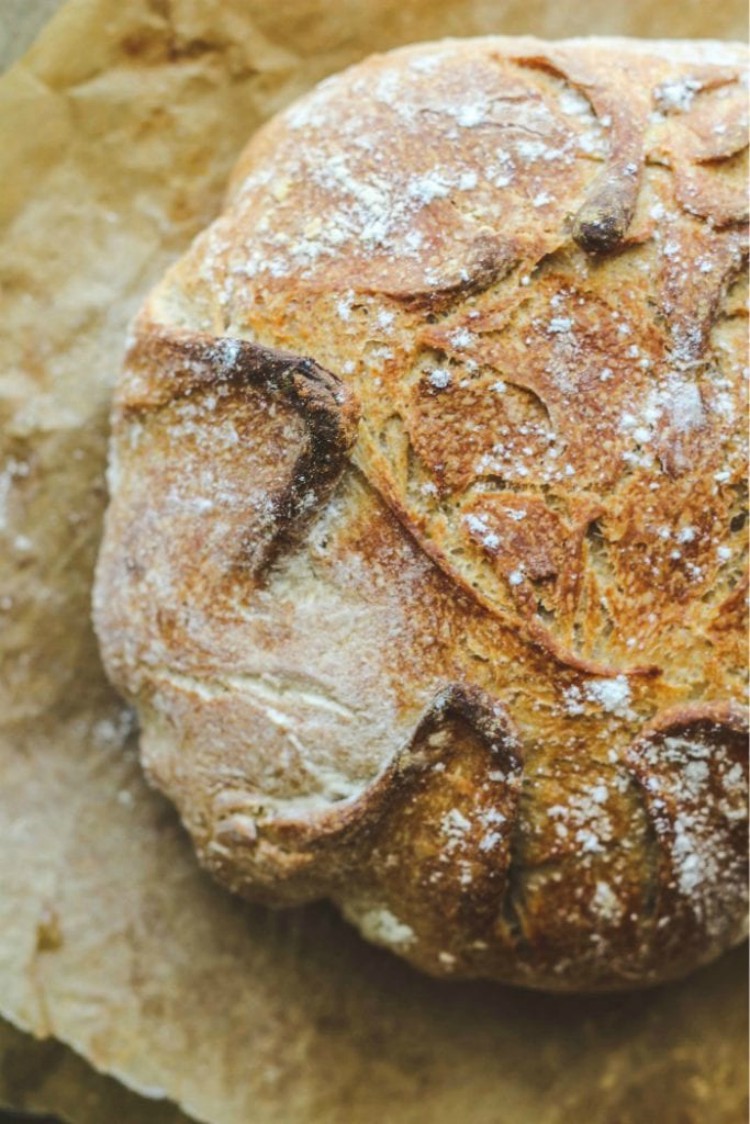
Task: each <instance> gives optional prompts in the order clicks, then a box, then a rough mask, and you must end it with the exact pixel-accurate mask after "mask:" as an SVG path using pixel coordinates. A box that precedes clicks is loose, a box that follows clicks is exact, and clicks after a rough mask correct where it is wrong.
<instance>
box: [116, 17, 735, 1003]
mask: <svg viewBox="0 0 750 1124" xmlns="http://www.w3.org/2000/svg"><path fill="white" fill-rule="evenodd" d="M744 66H745V52H744V50H743V48H742V47H739V46H734V45H728V44H717V43H662V42H652V43H646V42H629V41H623V40H580V41H566V42H559V43H544V42H540V41H537V40H534V39H518V40H513V39H502V38H486V39H479V40H467V41H446V42H442V43H435V44H427V45H420V46H417V47H410V48H407V49H402V50H399V51H396V52H394V53H392V54H389V55H385V56H381V57H375V58H371V59H369V60H367V61H366V62H364V63H362V64H361V65H359V66H356V67H354V68H353V69H351V70H349V71H347V72H345V73H344V74H341V75H339V76H336V77H335V78H332V79H329V80H328V81H326V82H324V83H323V84H322V85H320V86H319V87H318V88H317V89H316V90H314V91H313V92H312V93H311V94H310V95H308V96H307V97H305V98H304V99H303V100H301V101H300V102H298V103H297V104H296V105H294V106H293V107H292V108H291V109H289V110H287V111H286V112H284V113H282V114H281V115H279V116H278V117H277V118H275V119H274V120H273V121H271V122H270V123H269V124H268V125H267V126H266V127H265V128H264V129H263V130H262V131H261V132H260V133H259V134H258V135H257V136H256V137H255V138H254V139H253V140H252V141H251V143H250V145H249V146H248V148H247V149H246V150H245V152H244V154H243V155H242V157H241V159H240V161H239V164H238V166H237V169H236V171H235V174H234V177H233V181H232V184H231V187H230V191H229V196H228V200H227V205H226V210H225V212H224V213H223V215H222V216H221V217H220V218H219V219H218V220H217V221H216V222H215V223H214V224H213V225H212V226H211V227H210V228H209V229H208V230H207V231H206V232H205V233H204V234H203V235H201V236H200V237H199V238H198V239H197V240H196V242H195V243H194V244H193V246H192V247H191V248H190V250H189V251H188V252H187V254H186V255H185V257H184V258H183V259H182V260H181V261H180V262H178V263H177V264H176V265H175V266H174V267H173V268H172V269H171V270H170V272H169V273H168V274H167V275H166V277H165V278H164V279H163V281H162V282H161V284H160V285H159V286H158V287H157V289H156V290H155V291H154V292H153V293H152V294H151V296H150V297H149V299H148V300H147V302H146V304H145V306H144V308H143V310H142V312H141V313H140V315H139V317H138V319H137V321H136V323H135V325H134V331H133V336H132V340H131V343H130V346H129V351H128V355H127V359H126V363H125V367H124V372H123V375H122V378H121V381H120V384H119V386H118V389H117V394H116V400H115V406H114V415H113V429H114V433H113V442H112V450H111V463H110V489H111V503H110V507H109V512H108V516H107V523H106V533H105V538H104V543H103V547H102V551H101V555H100V561H99V568H98V575H97V584H96V591H95V621H96V626H97V630H98V634H99V637H100V641H101V647H102V653H103V656H104V660H105V665H106V667H107V669H108V673H109V675H110V676H111V678H112V680H113V682H114V683H115V684H116V685H117V686H118V687H119V688H120V690H121V691H122V692H123V693H124V695H125V696H126V697H127V698H128V699H130V700H131V701H132V702H133V704H134V705H135V707H136V708H137V711H138V715H139V720H140V726H141V749H142V758H143V763H144V766H145V769H146V771H147V774H148V776H149V777H150V778H151V779H152V781H153V783H154V784H156V785H157V786H158V787H159V788H160V789H162V790H163V791H164V792H165V793H167V795H168V796H169V797H170V798H171V799H172V800H173V801H174V802H175V804H176V805H177V807H178V808H179V810H180V813H181V815H182V818H183V821H184V823H185V825H186V827H187V828H188V830H189V832H190V833H191V835H192V837H193V839H194V842H195V846H196V848H197V852H198V855H199V857H200V860H201V861H202V862H203V863H204V864H205V865H206V866H207V867H208V869H210V870H211V871H212V872H213V873H214V874H215V875H216V876H217V877H218V878H219V879H220V880H221V881H222V882H223V883H224V884H225V885H227V886H228V887H230V888H231V889H233V890H235V891H237V892H239V893H240V894H243V895H245V896H247V897H249V898H252V899H254V900H257V901H260V902H265V903H269V904H285V903H288V904H292V903H299V902H304V901H308V900H311V899H314V898H320V897H326V898H329V899H331V900H333V901H334V902H336V903H337V904H338V905H339V906H340V908H341V909H342V910H343V912H344V914H345V915H346V916H347V917H348V918H349V919H351V921H352V922H354V924H356V925H357V926H358V927H359V929H360V930H361V932H362V933H363V934H364V936H365V937H367V938H369V939H371V940H373V941H376V942H379V943H382V944H384V945H386V946H388V947H389V948H391V949H393V950H394V951H395V952H397V953H399V954H401V955H403V956H404V957H406V958H407V959H409V960H410V961H412V962H413V963H414V964H415V965H417V966H419V967H420V968H422V969H424V970H426V971H428V972H430V973H433V974H436V975H446V976H453V977H459V976H464V977H466V976H481V977H490V978H494V979H498V980H504V981H509V982H513V983H519V984H523V985H527V986H532V987H541V988H549V989H558V990H582V989H586V990H589V989H615V988H624V987H632V986H637V985H643V984H648V983H654V982H658V981H661V980H665V979H669V978H671V977H675V976H678V975H681V974H683V973H685V972H687V971H689V970H691V969H692V968H694V967H695V966H696V965H699V964H701V963H703V962H705V961H708V960H710V959H711V958H713V957H714V956H716V955H717V954H718V953H720V952H721V951H722V950H724V949H726V948H727V947H729V946H731V945H732V944H734V943H735V942H737V941H738V940H739V939H740V938H741V936H742V935H743V932H744V924H745V918H746V899H747V894H746V885H747V872H746V847H747V803H746V801H747V723H746V718H745V712H744V710H743V707H742V704H741V699H742V698H743V693H742V692H743V672H744V664H745V650H744V636H745V634H744V629H743V624H742V619H743V617H742V613H743V606H744V601H745V592H746V580H745V577H744V573H745V571H744V560H743V558H744V556H743V548H744V543H745V508H744V506H743V505H744V496H743V482H744V474H745V465H744V460H745V454H744V448H745V447H744V416H745V414H744V404H743V403H744V397H743V396H744V394H745V386H746V377H747V367H746V362H747V360H746V357H745V355H744V350H743V349H744V346H745V340H746V329H747V322H746V309H745V302H744V299H743V294H744V293H745V290H746V280H745V271H744V264H743V263H744V262H745V260H746V259H745V255H746V252H747V248H746V229H745V223H746V220H747V193H746V182H745V171H744V168H745V165H744V163H743V161H744V160H745V158H746V152H747V123H746V120H745V114H746V105H747V101H746V81H745V78H744Z"/></svg>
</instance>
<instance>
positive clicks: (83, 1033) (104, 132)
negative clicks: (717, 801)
mask: <svg viewBox="0 0 750 1124" xmlns="http://www.w3.org/2000/svg"><path fill="white" fill-rule="evenodd" d="M743 19H744V5H742V4H740V3H739V2H735V0H732V2H731V3H725V4H722V5H721V6H718V5H708V4H704V3H687V2H685V0H682V2H680V3H676V4H667V5H657V6H652V4H651V3H650V0H649V2H648V3H647V2H646V0H636V2H633V3H629V4H627V5H615V4H613V3H612V2H611V0H591V2H589V3H581V2H580V0H579V2H571V3H566V2H557V3H555V2H552V0H549V2H541V0H522V2H518V3H516V2H513V0H509V2H508V3H506V4H499V3H498V4H494V5H493V4H490V3H486V4H482V3H480V2H478V0H474V2H468V0H467V2H463V3H461V2H458V0H452V2H449V3H443V4H440V5H438V4H435V3H434V0H429V2H427V0H361V2H357V0H348V2H347V0H338V2H335V0H331V2H329V3H323V2H322V0H317V2H311V0H275V2H271V3H269V2H267V0H244V2H243V0H221V2H220V0H171V2H170V0H128V2H124V0H71V2H70V3H69V4H68V5H67V6H66V7H65V8H63V9H62V11H61V12H60V14H59V15H58V16H57V17H56V19H55V20H54V21H53V23H52V24H51V25H50V27H49V28H48V30H47V31H46V33H45V34H44V35H43V37H42V38H41V40H40V41H39V43H38V44H37V45H36V47H35V48H34V49H33V50H32V51H31V53H30V54H29V55H28V56H27V58H26V59H25V61H24V62H23V63H22V64H20V65H18V66H16V67H15V68H14V69H13V70H11V71H10V72H9V73H8V74H7V75H6V76H5V77H4V78H3V79H2V80H1V81H0V140H1V141H2V143H0V223H1V224H2V229H3V235H2V237H3V243H2V252H1V253H0V284H1V285H2V310H3V311H2V318H3V332H2V334H1V335H0V356H1V362H0V372H2V373H1V374H0V418H1V419H2V420H1V422H0V424H1V426H2V438H1V445H2V449H1V450H0V536H1V538H0V542H1V544H2V545H1V546H0V739H1V741H0V768H1V769H2V784H1V786H0V834H1V838H2V841H3V846H2V849H1V851H0V1012H1V1013H2V1014H4V1015H5V1016H6V1017H7V1018H8V1019H10V1020H11V1021H12V1022H13V1023H15V1024H16V1025H17V1026H19V1027H21V1028H24V1029H25V1030H28V1031H31V1032H33V1033H34V1034H36V1035H39V1036H48V1037H54V1038H56V1039H59V1040H60V1041H61V1042H64V1043H67V1044H69V1045H70V1046H72V1047H73V1048H74V1049H75V1050H76V1051H78V1052H79V1053H80V1054H81V1055H83V1057H85V1058H86V1059H88V1061H90V1062H91V1063H92V1064H93V1065H94V1066H96V1067H97V1068H99V1069H100V1070H102V1071H104V1072H106V1073H108V1074H113V1075H115V1076H116V1077H117V1078H119V1079H120V1081H122V1082H123V1083H125V1084H126V1085H128V1086H130V1087H131V1088H132V1089H135V1090H139V1091H140V1092H142V1093H144V1094H147V1095H150V1096H155V1097H159V1096H168V1097H170V1098H173V1099H174V1100H175V1101H176V1102H179V1104H180V1105H182V1106H183V1108H184V1109H185V1111H186V1112H188V1113H191V1114H193V1115H194V1116H195V1118H196V1119H199V1120H206V1121H211V1122H213V1124H272V1122H273V1124H288V1122H295V1124H317V1122H320V1124H337V1122H341V1124H344V1122H347V1124H349V1122H352V1121H354V1122H356V1124H370V1122H373V1124H375V1122H378V1124H383V1122H386V1124H423V1122H426V1121H430V1122H431V1124H433V1122H434V1124H448V1122H451V1124H453V1122H454V1121H455V1120H457V1119H458V1120H461V1119H463V1120H466V1121H470V1122H471V1124H527V1122H528V1124H532V1122H533V1124H568V1122H570V1121H579V1120H580V1121H587V1122H589V1124H615V1122H616V1124H628V1122H630V1121H633V1122H635V1121H644V1120H649V1121H650V1120H659V1121H660V1122H662V1124H670V1122H671V1124H678V1122H679V1124H706V1122H707V1121H711V1122H712V1124H739V1122H740V1121H742V1120H744V1119H745V1108H744V1104H745V1084H746V1077H745V1056H746V1025H745V992H746V983H745V953H744V951H743V950H739V951H737V952H735V953H734V954H732V955H730V956H728V957H726V958H725V959H724V960H722V961H721V962H719V963H718V964H715V965H714V966H712V967H711V968H708V969H705V970H704V971H702V972H700V973H698V974H697V975H696V976H694V977H693V978H691V979H689V980H686V981H685V982H683V983H681V984H678V985H673V986H670V987H665V988H662V989H659V990H654V991H650V992H641V993H637V994H633V995H629V996H619V997H614V998H598V999H591V998H589V999H585V998H580V999H571V998H568V999H564V998H559V997H558V998H554V997H547V996H543V995H534V994H526V993H523V992H520V991H513V990H510V989H504V988H501V987H498V986H487V985H484V984H445V983H437V982H434V981H431V980H429V979H427V978H424V977H421V976H419V975H417V974H416V973H415V972H413V971H412V970H410V969H409V968H408V967H407V966H406V965H404V964H402V963H400V962H399V961H397V960H396V959H395V958H393V957H392V956H390V955H389V954H388V953H386V952H382V951H379V950H377V949H375V948H371V947H368V946H366V945H365V944H363V943H362V942H361V941H360V940H359V938H358V937H357V936H356V935H355V934H354V932H352V931H351V930H350V929H349V928H348V927H347V926H346V925H345V924H344V923H343V922H342V921H341V920H340V919H339V918H338V917H337V916H336V915H335V913H334V912H333V910H332V909H331V908H329V907H327V906H325V905H321V906H316V907H312V908H309V909H305V910H297V911H294V912H288V913H271V912H267V911H264V910H262V909H259V908H253V907H250V906H248V905H246V904H244V903H242V902H240V901H239V900H236V899H234V898H232V897H230V896H229V895H228V894H226V893H225V892H223V891H222V890H221V889H219V888H218V887H216V886H214V885H213V884H212V883H211V882H210V880H209V879H208V878H207V877H206V876H205V875H204V874H203V873H202V872H201V871H200V870H199V869H198V867H197V865H196V863H195V860H194V857H193V854H192V851H191V849H190V846H189V844H188V842H187V840H186V837H185V835H184V833H183V831H182V829H181V828H180V826H179V824H178V822H177V819H176V816H175V815H174V813H173V812H172V810H171V809H170V807H169V806H168V805H167V804H166V803H165V801H164V800H162V799H161V798H160V797H159V796H157V795H156V794H154V793H153V792H151V791H149V790H148V788H147V787H146V785H145V784H144V782H143V779H142V777H141V774H140V771H139V766H138V762H137V759H136V753H135V733H134V730H133V723H132V718H131V715H130V714H129V713H128V711H127V710H126V708H125V707H124V706H123V705H122V704H121V703H120V702H119V701H118V699H117V698H116V697H115V695H114V694H113V692H112V691H111V689H110V688H109V687H108V686H107V684H106V682H105V680H104V678H103V675H102V671H101V668H100V665H99V661H98V657H97V651H96V645H95V642H94V639H93V636H92V632H91V628H90V624H89V597H90V587H91V573H92V566H93V562H94V558H95V554H96V549H97V541H98V536H99V528H100V519H101V514H102V509H103V505H104V502H105V482H104V462H105V450H106V432H107V424H106V418H107V410H108V402H109V396H110V389H111V387H112V384H113V381H114V378H115V375H116V372H117V368H118V364H119V359H120V355H121V353H122V350H123V340H124V333H125V330H126V324H127V321H128V319H129V317H130V316H131V315H132V313H133V312H134V310H135V308H136V306H137V304H138V302H139V301H140V299H141V298H142V296H143V295H144V294H145V292H146V291H147V289H148V288H149V286H150V285H151V284H152V282H153V281H155V280H156V278H157V277H158V276H159V274H160V273H161V272H162V270H163V269H164V267H165V266H166V264H167V263H168V262H169V261H171V260H172V259H173V258H174V257H175V256H176V255H177V254H178V253H179V252H180V251H181V249H182V248H183V247H185V245H186V244H187V243H188V241H189V239H190V238H191V237H192V235H193V234H194V233H195V232H196V231H198V230H199V229H200V228H201V227H202V226H203V225H204V224H205V223H206V222H207V221H208V220H209V219H210V218H211V216H212V215H213V214H214V213H215V212H216V210H217V208H218V206H219V201H220V194H221V191H222V186H223V184H224V182H225V179H226V177H227V174H228V172H229V169H230V166H231V164H232V161H233V160H234V158H235V156H236V154H237V152H238V150H239V149H240V147H241V145H242V144H243V143H244V141H245V140H246V139H247V137H248V136H249V134H250V133H251V132H252V131H253V130H254V129H255V128H256V127H257V126H258V124H259V123H260V122H261V121H262V120H264V119H265V118H266V117H267V116H268V115H269V114H270V113H272V112H273V111H275V110H276V109H278V108H279V107H280V106H282V105H285V104H287V103H288V102H289V101H290V100H291V99H292V98H293V97H295V96H296V95H298V94H299V93H301V92H302V91H303V90H305V89H307V88H309V86H310V85H311V84H312V83H313V82H314V81H316V80H317V79H319V78H320V77H322V76H323V75H325V74H327V73H329V72H331V71H334V70H337V69H339V68H341V67H342V66H344V65H347V64H348V63H350V62H353V61H355V60H356V59H358V58H360V57H361V56H362V55H364V54H366V53H369V52H370V51H372V50H374V49H380V48H386V47H389V46H393V45H396V44H399V43H403V42H407V41H411V40H415V39H420V38H430V37H437V36H441V35H446V34H463V35H466V34H475V33H484V32H489V31H498V32H504V33H506V34H507V33H512V32H521V31H524V32H529V31H531V32H535V33H537V34H541V35H545V34H546V35H562V34H581V33H588V32H594V31H596V32H599V33H620V34H623V33H624V34H628V33H629V34H641V35H645V34H651V35H671V36H676V35H680V34H682V35H695V34H704V35H705V34H713V35H714V36H717V37H718V36H723V37H729V36H732V35H734V36H736V37H738V36H741V35H742V34H743V31H744V28H743ZM709 21H710V23H709ZM48 1107H51V1108H53V1107H54V1105H53V1104H50V1105H49V1106H48ZM111 1113H114V1116H112V1119H115V1118H116V1117H117V1112H116V1109H114V1108H111V1109H109V1110H107V1114H110V1115H111ZM107 1114H105V1115H107ZM103 1118H104V1117H102V1119H103ZM88 1119H89V1117H86V1116H85V1114H84V1113H83V1112H82V1113H81V1116H80V1120H81V1122H83V1121H84V1120H88ZM146 1119H150V1117H148V1116H147V1115H146V1113H145V1110H144V1115H143V1120H144V1121H145V1120H146ZM175 1119H176V1118H175Z"/></svg>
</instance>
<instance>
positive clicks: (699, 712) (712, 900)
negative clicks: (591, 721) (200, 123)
mask: <svg viewBox="0 0 750 1124" xmlns="http://www.w3.org/2000/svg"><path fill="white" fill-rule="evenodd" d="M626 763H627V766H628V767H629V770H630V772H631V775H632V776H633V778H634V780H635V782H636V784H637V785H638V786H639V788H640V791H641V795H642V799H643V802H644V805H645V808H646V813H647V816H648V820H649V823H650V827H651V831H652V832H653V837H654V842H655V844H656V845H655V846H654V847H653V848H652V855H653V861H654V862H655V867H656V869H654V870H653V871H652V872H651V878H652V889H653V897H652V905H651V916H652V920H653V924H654V929H655V935H654V942H655V945H656V946H659V950H660V953H661V954H663V956H664V957H665V958H667V959H678V960H680V959H683V958H685V959H686V960H694V959H695V955H696V950H700V949H704V950H710V949H711V948H712V946H713V945H715V944H717V945H721V944H722V942H725V940H726V935H727V933H726V930H727V929H729V928H731V926H732V925H733V924H734V908H735V906H734V903H735V902H736V900H737V899H738V897H739V896H740V894H741V892H742V887H744V886H745V884H746V882H747V844H748V838H747V828H748V823H747V770H748V727H747V718H746V716H745V714H744V713H743V712H742V711H741V710H740V708H739V707H737V706H735V705H733V704H723V705H719V704H717V705H707V704H700V705H696V706H687V707H682V708H680V709H678V710H673V711H668V712H665V713H664V714H662V715H659V716H658V717H657V719H656V720H655V721H654V722H652V723H651V725H650V726H648V727H647V728H646V729H645V730H644V731H643V733H642V734H641V736H640V737H639V738H638V739H637V740H636V741H635V742H634V743H633V745H632V746H631V747H630V749H629V751H628V752H627V754H626ZM670 946H672V947H670ZM711 955H712V953H711V952H710V951H707V952H706V957H707V958H710V956H711Z"/></svg>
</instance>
